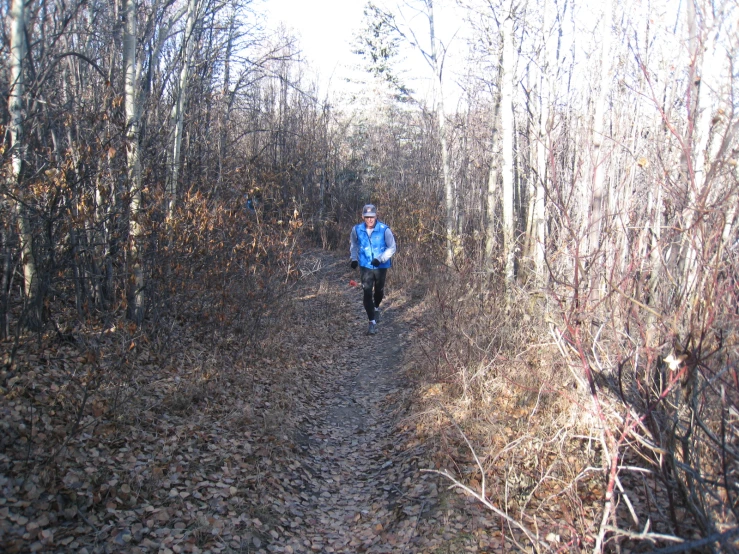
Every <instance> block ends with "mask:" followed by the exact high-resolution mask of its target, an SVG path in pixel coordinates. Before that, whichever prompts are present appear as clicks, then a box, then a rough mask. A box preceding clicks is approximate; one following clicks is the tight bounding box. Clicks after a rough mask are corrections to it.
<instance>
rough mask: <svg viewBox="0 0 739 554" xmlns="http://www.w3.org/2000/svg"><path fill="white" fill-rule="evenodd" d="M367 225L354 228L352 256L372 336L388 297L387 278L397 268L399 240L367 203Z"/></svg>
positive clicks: (364, 223)
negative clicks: (385, 299) (391, 269)
mask: <svg viewBox="0 0 739 554" xmlns="http://www.w3.org/2000/svg"><path fill="white" fill-rule="evenodd" d="M362 218H363V219H364V222H363V223H359V224H357V225H355V226H354V227H352V232H351V237H350V240H349V244H350V246H349V255H350V256H351V260H352V262H351V266H352V269H356V268H357V266H359V275H360V278H361V281H362V290H363V291H364V298H363V303H364V309H365V311H366V312H367V317H368V318H369V329H368V331H367V334H368V335H374V334H375V333H377V322H378V320H379V319H380V302H382V298H383V296H384V295H385V277H386V276H387V270H388V268H389V267H391V266H392V265H393V262H392V260H391V258H392V257H393V254H395V237H393V232H392V231H391V230H390V227H388V226H387V225H385V224H384V223H383V222H382V221H377V208H375V206H374V205H373V204H367V205H366V206H365V207H364V208H362Z"/></svg>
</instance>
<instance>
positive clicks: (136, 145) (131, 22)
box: [122, 0, 145, 323]
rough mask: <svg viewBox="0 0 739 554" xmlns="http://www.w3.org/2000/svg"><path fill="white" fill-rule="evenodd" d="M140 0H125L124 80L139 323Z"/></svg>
mask: <svg viewBox="0 0 739 554" xmlns="http://www.w3.org/2000/svg"><path fill="white" fill-rule="evenodd" d="M137 10H138V4H137V0H123V10H122V12H123V20H124V27H123V77H124V98H125V99H124V103H125V112H126V156H127V180H128V194H129V198H130V205H129V239H128V271H129V277H128V293H127V296H128V317H129V318H130V319H132V320H133V321H134V322H136V323H141V322H142V321H143V319H144V309H145V296H144V269H143V261H142V257H141V248H142V243H143V230H144V227H143V221H141V217H142V206H141V187H142V179H141V144H140V125H141V110H140V106H139V75H140V74H141V69H140V61H138V57H137V55H136V38H137V36H136V33H137V20H138V13H137Z"/></svg>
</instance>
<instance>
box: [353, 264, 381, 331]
mask: <svg viewBox="0 0 739 554" xmlns="http://www.w3.org/2000/svg"><path fill="white" fill-rule="evenodd" d="M359 276H360V277H361V279H362V290H363V291H364V298H363V299H362V302H363V303H364V310H365V311H366V312H367V317H368V318H369V320H370V321H372V320H373V319H375V306H378V307H379V306H380V302H382V298H383V297H384V296H385V277H386V276H387V268H384V269H367V268H366V267H360V268H359ZM373 289H374V291H373Z"/></svg>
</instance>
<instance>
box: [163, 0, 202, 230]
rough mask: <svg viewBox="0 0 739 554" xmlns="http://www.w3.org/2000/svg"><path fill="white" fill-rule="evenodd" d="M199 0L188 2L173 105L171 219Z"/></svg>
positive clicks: (169, 209) (169, 181) (168, 181)
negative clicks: (180, 65)
mask: <svg viewBox="0 0 739 554" xmlns="http://www.w3.org/2000/svg"><path fill="white" fill-rule="evenodd" d="M198 8H199V4H198V0H189V1H188V3H187V21H186V23H185V34H184V36H183V38H182V69H181V71H180V81H179V87H178V88H177V98H176V99H175V102H174V106H172V131H173V137H172V163H171V166H170V171H169V176H168V179H167V218H168V219H171V218H172V214H173V212H174V208H175V205H176V203H177V181H178V179H179V175H180V158H181V156H182V155H181V149H182V130H183V127H184V124H185V105H186V103H187V85H188V81H189V78H190V64H191V62H192V51H193V45H194V42H195V37H194V30H195V23H196V21H197V18H198V13H197V12H198Z"/></svg>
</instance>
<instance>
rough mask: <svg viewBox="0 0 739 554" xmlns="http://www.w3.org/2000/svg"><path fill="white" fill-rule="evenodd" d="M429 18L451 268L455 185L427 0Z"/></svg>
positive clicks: (430, 6) (431, 6)
mask: <svg viewBox="0 0 739 554" xmlns="http://www.w3.org/2000/svg"><path fill="white" fill-rule="evenodd" d="M426 6H427V8H428V18H429V37H430V39H431V65H432V68H433V71H434V77H435V83H436V117H437V120H438V125H439V140H440V142H441V166H442V173H443V177H444V200H445V213H446V246H447V249H446V264H447V265H448V266H449V267H451V266H452V265H453V264H454V244H455V236H456V233H455V228H456V225H455V221H454V206H455V204H456V202H455V199H454V196H455V195H454V192H455V190H454V183H453V181H452V174H451V169H450V167H449V149H448V145H447V136H446V134H447V129H446V113H445V111H444V89H443V85H442V70H443V68H442V65H443V64H442V63H441V61H440V60H439V52H438V49H437V43H436V28H435V26H434V2H433V0H426Z"/></svg>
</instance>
